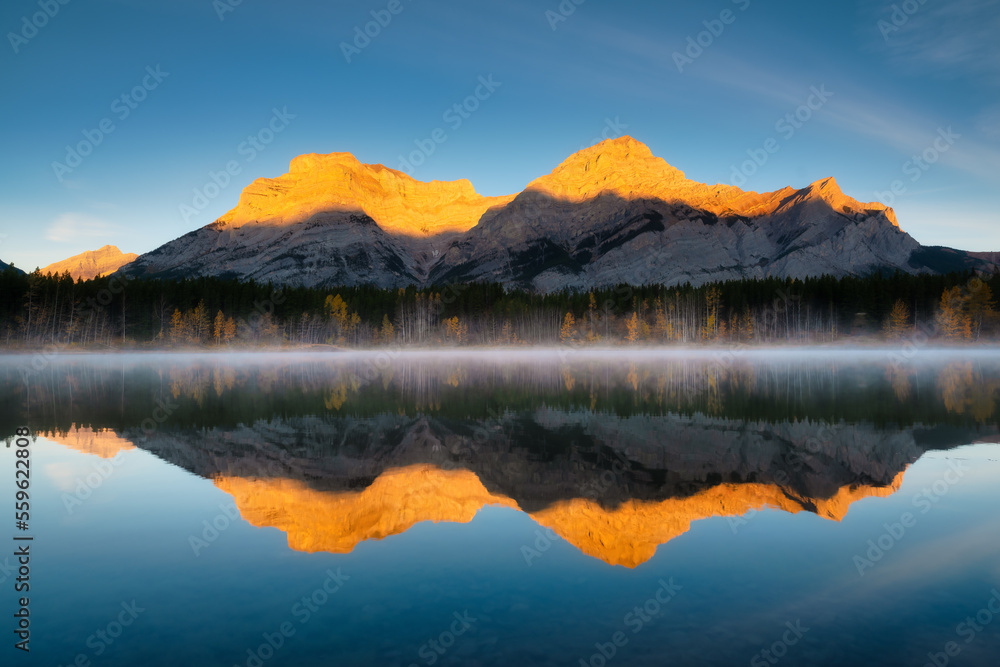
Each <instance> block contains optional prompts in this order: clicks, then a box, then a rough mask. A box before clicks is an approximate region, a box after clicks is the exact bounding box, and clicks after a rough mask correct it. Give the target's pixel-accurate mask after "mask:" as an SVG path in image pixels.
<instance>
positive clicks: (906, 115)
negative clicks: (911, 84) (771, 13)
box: [697, 0, 1000, 183]
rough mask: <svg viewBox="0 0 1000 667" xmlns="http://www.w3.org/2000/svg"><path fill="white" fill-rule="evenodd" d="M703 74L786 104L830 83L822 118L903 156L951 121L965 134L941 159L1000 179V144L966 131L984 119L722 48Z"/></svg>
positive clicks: (988, 178) (984, 176) (922, 145)
mask: <svg viewBox="0 0 1000 667" xmlns="http://www.w3.org/2000/svg"><path fill="white" fill-rule="evenodd" d="M997 1H998V2H1000V0H997ZM697 75H698V76H701V77H703V78H705V79H707V80H710V81H712V82H713V83H716V84H719V85H722V86H726V87H729V88H732V89H734V90H738V91H740V92H743V93H749V94H751V95H754V96H756V97H758V98H761V99H765V100H768V99H769V100H772V101H773V102H775V103H777V104H782V105H797V104H801V103H802V102H803V101H804V96H805V95H806V93H805V91H807V90H808V86H809V85H814V84H820V83H823V84H829V88H830V90H831V91H832V92H833V93H834V95H833V97H832V99H831V100H830V102H829V103H828V104H827V105H826V106H824V108H823V110H822V112H821V113H818V114H817V115H816V118H817V119H818V121H819V122H821V123H826V124H828V125H832V126H835V127H838V128H840V129H842V130H845V131H848V132H851V133H853V134H856V135H859V136H862V137H866V138H868V139H872V140H874V141H878V142H879V143H881V144H883V145H885V146H888V147H890V148H893V149H895V150H898V151H899V152H900V154H901V160H902V161H906V160H909V159H910V157H911V156H912V155H919V154H920V153H921V152H923V151H924V150H925V149H927V148H928V147H929V146H930V145H931V144H932V142H933V141H934V140H935V138H936V137H937V133H938V130H939V129H942V128H945V129H946V128H948V127H951V128H952V129H953V130H954V131H955V132H956V133H958V134H959V135H962V137H963V139H960V140H959V142H958V143H956V145H955V146H953V147H952V148H951V149H950V150H949V151H948V152H946V153H943V154H942V155H941V156H940V160H941V162H942V163H944V164H947V165H949V166H951V167H953V168H956V169H960V170H962V171H965V172H966V173H968V174H972V175H973V176H977V177H979V178H981V179H983V180H985V181H990V182H994V183H996V182H1000V150H997V149H994V148H991V147H989V146H984V145H982V144H981V143H980V142H977V141H975V139H972V137H971V136H966V135H972V134H976V133H979V132H980V131H981V130H982V127H983V122H979V123H976V124H973V125H968V126H966V125H963V124H962V123H960V122H956V121H953V120H952V119H947V118H940V117H930V116H927V115H923V114H920V113H917V112H914V111H913V110H912V109H910V108H908V107H906V106H904V105H902V104H899V103H896V102H894V101H891V100H889V99H886V98H885V97H884V96H883V95H881V94H880V93H878V92H876V91H873V90H870V89H867V88H862V87H859V86H858V85H857V84H854V83H850V82H848V81H845V80H838V81H828V80H826V79H823V80H817V81H814V80H811V79H810V80H806V79H803V78H802V77H801V76H798V75H795V74H794V73H792V72H784V71H781V72H779V71H775V70H773V69H762V68H758V67H755V66H754V65H753V64H751V63H748V62H743V61H740V60H738V59H736V58H732V57H730V56H726V55H722V54H717V55H716V58H715V60H714V61H712V62H706V63H704V64H703V65H702V67H701V68H700V69H699V71H698V73H697ZM998 121H1000V112H998V116H997V118H995V119H993V120H992V121H991V120H990V119H989V118H986V119H985V120H984V122H986V123H989V122H994V123H996V122H998Z"/></svg>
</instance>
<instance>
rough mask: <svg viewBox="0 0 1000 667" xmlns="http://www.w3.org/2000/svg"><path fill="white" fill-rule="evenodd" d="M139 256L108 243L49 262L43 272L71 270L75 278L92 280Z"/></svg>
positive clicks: (61, 272)
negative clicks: (52, 262) (59, 260)
mask: <svg viewBox="0 0 1000 667" xmlns="http://www.w3.org/2000/svg"><path fill="white" fill-rule="evenodd" d="M138 256H139V255H136V254H135V253H123V252H122V251H121V250H119V249H118V248H117V246H113V245H106V246H104V247H103V248H99V249H97V250H88V251H87V252H83V253H80V254H79V255H74V256H73V257H70V258H68V259H64V260H62V261H61V262H56V263H55V264H49V265H48V266H46V267H45V268H44V269H42V273H43V274H47V273H54V274H56V275H62V274H63V273H65V272H66V271H69V275H71V276H73V279H74V280H77V279H80V278H82V279H83V280H91V279H93V278H99V277H100V276H105V275H108V274H111V273H114V272H115V271H117V270H118V269H120V268H121V267H123V266H125V265H126V264H128V263H129V262H131V261H132V260H134V259H135V258H136V257H138Z"/></svg>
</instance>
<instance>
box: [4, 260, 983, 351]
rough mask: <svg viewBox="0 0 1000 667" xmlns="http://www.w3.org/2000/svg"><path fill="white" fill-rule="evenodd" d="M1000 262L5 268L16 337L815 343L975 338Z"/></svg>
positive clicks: (127, 343)
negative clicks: (730, 274) (917, 270)
mask: <svg viewBox="0 0 1000 667" xmlns="http://www.w3.org/2000/svg"><path fill="white" fill-rule="evenodd" d="M997 289H1000V274H994V275H991V276H980V275H977V274H976V273H974V272H971V271H970V272H962V273H952V274H948V275H918V276H913V275H909V274H904V273H895V274H891V275H883V274H878V273H875V274H872V275H869V276H863V277H846V278H834V277H830V276H823V277H818V278H807V279H805V280H796V279H778V278H766V279H753V280H740V281H727V282H717V283H711V284H707V285H703V286H699V287H694V286H691V285H690V284H685V285H681V286H674V287H668V286H663V285H644V286H630V285H618V286H615V287H607V288H600V289H593V290H590V291H577V292H574V291H564V292H556V293H548V294H541V293H537V292H531V291H527V290H523V289H512V288H505V287H504V286H502V285H499V284H495V283H474V284H449V285H442V286H435V287H429V288H417V287H413V286H410V287H407V288H403V289H381V288H377V287H372V286H354V287H338V288H328V287H320V288H305V287H276V286H273V285H271V284H265V283H257V282H253V281H248V282H241V281H238V280H230V279H220V278H208V277H199V278H188V279H182V280H151V279H125V278H123V277H119V276H105V277H100V278H96V279H94V280H88V281H84V280H74V279H73V278H72V277H70V276H69V274H63V275H51V274H49V275H43V274H41V273H40V272H38V271H36V272H34V273H31V274H22V273H20V272H18V271H15V270H13V269H6V270H4V271H2V272H0V345H3V346H4V347H6V348H9V349H13V348H25V347H38V346H45V345H66V346H81V347H135V346H140V347H141V346H149V347H202V346H215V347H232V346H264V345H268V346H270V345H287V346H304V345H338V346H347V347H372V346H385V345H403V346H408V345H410V346H426V345H552V344H569V345H621V344H633V345H642V344H647V345H648V344H702V343H709V344H720V343H728V344H732V343H746V344H778V343H783V342H790V343H808V342H812V343H819V342H831V341H837V340H841V339H845V338H849V337H864V338H867V339H872V338H879V339H900V338H905V337H908V336H910V335H912V334H914V333H916V332H918V331H919V332H920V333H922V334H924V335H927V336H929V337H931V338H935V339H940V340H946V341H955V342H974V341H981V340H984V339H988V338H992V337H995V336H996V335H997V334H998V333H1000V320H998V316H997V312H996V304H995V302H994V297H993V295H994V294H995V293H996V291H997Z"/></svg>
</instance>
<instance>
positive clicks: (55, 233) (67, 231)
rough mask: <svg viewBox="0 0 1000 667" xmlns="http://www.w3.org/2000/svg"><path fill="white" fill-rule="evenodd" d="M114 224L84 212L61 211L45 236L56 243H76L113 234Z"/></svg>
mask: <svg viewBox="0 0 1000 667" xmlns="http://www.w3.org/2000/svg"><path fill="white" fill-rule="evenodd" d="M115 232H116V229H115V226H114V225H112V224H111V223H109V222H107V221H105V220H102V219H100V218H95V217H93V216H90V215H87V214H85V213H63V214H62V215H60V216H59V217H58V218H56V219H55V220H54V221H53V222H52V224H51V225H49V228H48V229H47V230H46V231H45V238H47V239H48V240H49V241H54V242H56V243H77V242H80V241H87V240H91V239H95V238H101V237H104V238H107V237H111V236H113V235H114V233H115Z"/></svg>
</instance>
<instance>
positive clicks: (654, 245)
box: [53, 137, 996, 292]
mask: <svg viewBox="0 0 1000 667" xmlns="http://www.w3.org/2000/svg"><path fill="white" fill-rule="evenodd" d="M107 249H108V247H106V248H103V249H102V250H101V251H98V252H103V251H106V250H107ZM114 250H116V251H117V248H115V249H114ZM117 259H122V258H121V257H118V258H117ZM69 261H70V260H67V262H69ZM73 261H74V262H77V263H79V261H81V260H79V258H74V259H73ZM995 262H996V257H995V256H994V255H992V254H990V253H979V254H976V253H968V252H963V251H960V250H953V249H950V248H942V247H928V246H922V245H921V244H920V243H918V242H917V241H916V240H914V239H913V238H912V237H911V236H910V235H909V234H907V233H906V232H904V231H903V230H902V229H901V228H900V226H899V224H898V222H897V220H896V215H895V213H894V211H893V210H892V209H891V208H889V207H886V206H884V205H883V204H880V203H877V202H872V203H863V202H859V201H857V200H855V199H853V198H851V197H849V196H847V195H845V194H844V193H843V192H842V191H841V189H840V187H839V186H838V185H837V182H836V181H835V180H834V179H833V178H826V179H823V180H820V181H817V182H815V183H812V184H811V185H809V186H807V187H805V188H802V189H798V190H796V189H793V188H791V187H786V188H784V189H782V190H778V191H776V192H766V193H756V192H746V191H743V190H741V189H739V188H737V187H734V186H729V185H705V184H702V183H698V182H696V181H692V180H690V179H688V178H686V177H685V175H684V173H683V172H681V171H680V170H678V169H676V168H674V167H672V166H670V165H669V164H668V163H667V162H666V161H665V160H663V159H661V158H658V157H656V156H654V155H653V154H652V152H651V151H650V149H649V148H648V147H647V146H645V145H644V144H642V143H640V142H639V141H636V140H635V139H633V138H631V137H622V138H619V139H609V140H607V141H604V142H601V143H599V144H597V145H595V146H592V147H590V148H587V149H585V150H582V151H580V152H578V153H576V154H574V155H572V156H571V157H569V158H568V159H567V160H566V161H565V162H563V163H562V164H561V165H559V166H558V167H557V168H556V169H555V170H553V171H552V172H551V173H550V174H548V175H546V176H543V177H541V178H538V179H536V180H535V181H532V182H531V183H530V184H529V185H528V186H527V187H526V188H525V190H524V191H522V192H520V193H518V194H516V195H508V196H503V197H484V196H481V195H479V194H478V193H477V192H476V191H475V189H474V188H473V186H472V184H471V183H470V182H469V181H468V180H459V181H452V182H441V181H432V182H422V181H418V180H415V179H413V178H411V177H410V176H408V175H406V174H404V173H402V172H400V171H396V170H394V169H390V168H388V167H385V166H382V165H369V164H362V163H361V162H359V161H358V160H357V159H356V158H355V157H354V156H353V155H351V154H349V153H332V154H329V155H317V154H308V155H302V156H299V157H297V158H295V159H294V160H292V162H291V165H290V168H289V173H287V174H284V175H282V176H279V177H277V178H273V179H269V178H260V179H257V180H255V181H254V182H253V183H251V184H250V185H249V186H248V187H247V188H246V189H245V190H244V191H243V192H242V194H241V195H240V198H239V202H238V203H237V205H236V207H235V208H233V209H232V210H231V211H229V212H228V213H226V214H225V215H223V216H222V217H221V218H219V219H218V220H216V221H215V222H213V223H211V224H208V225H206V226H204V227H202V228H200V229H197V230H194V231H192V232H190V233H188V234H185V235H184V236H181V237H180V238H178V239H175V240H173V241H171V242H169V243H167V244H165V245H163V246H161V247H159V248H157V249H155V250H153V251H152V252H148V253H146V254H143V255H141V256H139V257H137V258H135V259H134V261H131V262H130V263H127V264H124V266H122V268H121V269H120V270H121V271H122V272H123V273H125V274H126V275H128V276H129V277H140V276H143V277H152V278H181V277H191V276H217V277H224V278H238V279H254V280H257V281H261V282H266V281H270V282H273V283H275V284H283V285H295V286H300V285H301V286H308V287H314V286H333V285H359V284H369V285H375V286H378V287H382V288H392V287H403V286H407V285H410V284H415V285H420V286H424V285H430V284H446V283H451V282H471V281H491V282H500V283H503V284H504V285H507V286H509V287H521V288H528V289H534V290H538V291H543V292H544V291H553V290H560V289H588V288H592V287H605V286H611V285H616V284H620V283H630V284H653V283H656V284H666V285H676V284H682V283H691V284H692V285H696V286H697V285H702V284H705V283H708V282H714V281H719V280H730V279H743V278H765V277H781V278H784V277H792V278H805V277H808V276H817V275H823V274H827V275H832V276H837V277H841V276H846V275H864V274H868V273H872V272H876V271H884V272H892V271H897V270H899V271H903V272H907V273H946V272H950V271H955V270H964V269H982V270H989V269H991V268H992V267H993V266H995ZM123 263H124V262H123ZM62 264H64V263H60V264H59V265H53V266H61V265H62ZM98 265H99V268H101V269H103V270H114V269H107V267H108V266H110V265H100V264H99V263H98ZM115 268H117V267H115Z"/></svg>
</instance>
